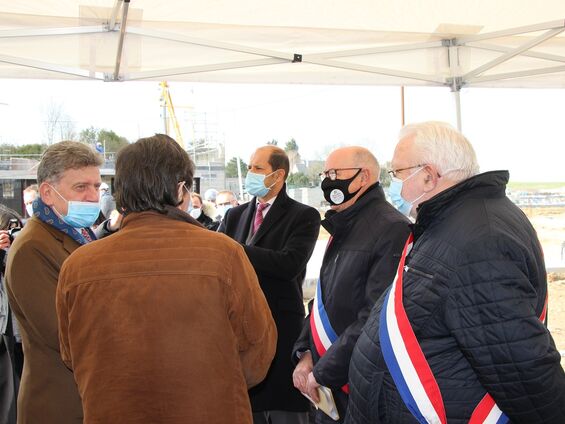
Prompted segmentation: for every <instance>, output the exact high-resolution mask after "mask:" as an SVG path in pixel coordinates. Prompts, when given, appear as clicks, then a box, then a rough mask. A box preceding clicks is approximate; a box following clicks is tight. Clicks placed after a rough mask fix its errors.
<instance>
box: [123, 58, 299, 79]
mask: <svg viewBox="0 0 565 424" xmlns="http://www.w3.org/2000/svg"><path fill="white" fill-rule="evenodd" d="M279 63H288V61H287V60H284V59H277V58H268V59H258V60H243V61H239V62H225V63H212V64H210V65H201V66H187V67H184V68H170V69H156V70H154V71H142V72H134V73H131V74H128V75H123V76H122V80H124V81H125V80H141V79H150V78H163V77H170V76H171V75H183V74H196V73H199V72H211V71H221V70H227V69H238V68H253V67H255V66H265V65H276V64H279Z"/></svg>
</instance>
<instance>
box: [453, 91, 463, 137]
mask: <svg viewBox="0 0 565 424" xmlns="http://www.w3.org/2000/svg"><path fill="white" fill-rule="evenodd" d="M453 99H454V100H455V114H456V118H457V129H458V130H459V132H461V131H462V122H461V89H458V90H454V91H453Z"/></svg>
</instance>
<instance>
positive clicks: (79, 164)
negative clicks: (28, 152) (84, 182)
mask: <svg viewBox="0 0 565 424" xmlns="http://www.w3.org/2000/svg"><path fill="white" fill-rule="evenodd" d="M102 163H103V161H102V157H101V156H100V155H99V154H98V153H96V152H95V151H94V150H92V148H91V147H90V146H88V145H86V144H83V143H79V142H78V141H61V142H59V143H55V144H52V145H51V146H49V147H48V148H47V150H45V152H44V153H43V155H42V156H41V161H40V162H39V165H38V167H37V184H41V183H42V182H43V181H49V182H54V183H56V182H58V181H59V178H61V174H63V172H65V171H66V170H67V169H81V168H86V167H88V166H97V167H100V166H102Z"/></svg>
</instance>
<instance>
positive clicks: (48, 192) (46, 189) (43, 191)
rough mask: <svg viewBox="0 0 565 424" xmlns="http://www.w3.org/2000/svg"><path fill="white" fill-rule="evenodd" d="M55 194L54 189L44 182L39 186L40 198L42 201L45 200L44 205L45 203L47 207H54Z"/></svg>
mask: <svg viewBox="0 0 565 424" xmlns="http://www.w3.org/2000/svg"><path fill="white" fill-rule="evenodd" d="M54 194H55V192H54V191H53V188H52V187H51V185H50V184H48V183H46V182H42V183H41V184H40V185H39V197H41V200H43V203H45V204H46V205H47V206H53V204H54V203H55V202H54V201H53V196H54Z"/></svg>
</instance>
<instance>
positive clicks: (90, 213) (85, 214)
mask: <svg viewBox="0 0 565 424" xmlns="http://www.w3.org/2000/svg"><path fill="white" fill-rule="evenodd" d="M49 186H50V187H51V188H52V189H53V190H54V191H55V193H57V194H58V195H59V197H60V198H61V199H63V200H64V201H65V202H67V214H66V215H63V214H61V213H60V212H59V211H58V210H57V209H55V207H53V209H55V211H56V212H57V213H58V214H59V215H60V216H61V219H62V220H63V221H65V222H66V223H67V224H69V225H70V226H71V227H74V228H88V227H90V226H92V225H93V224H94V223H95V222H96V220H97V219H98V215H100V202H79V201H76V200H67V199H65V198H64V197H63V196H61V193H59V192H58V191H57V189H55V187H53V186H52V185H49Z"/></svg>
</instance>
